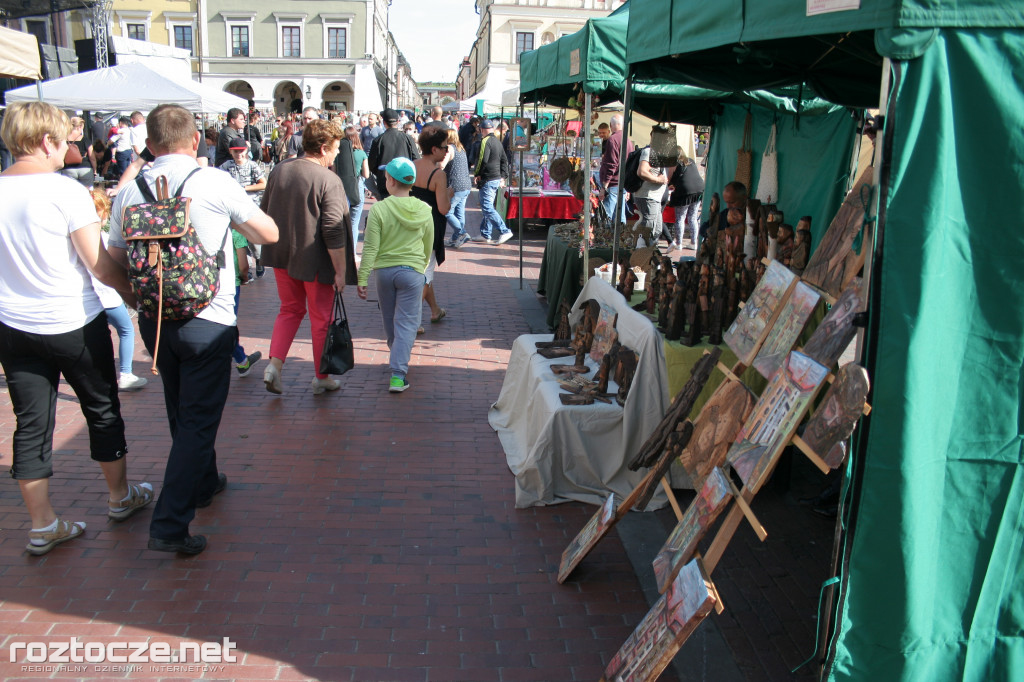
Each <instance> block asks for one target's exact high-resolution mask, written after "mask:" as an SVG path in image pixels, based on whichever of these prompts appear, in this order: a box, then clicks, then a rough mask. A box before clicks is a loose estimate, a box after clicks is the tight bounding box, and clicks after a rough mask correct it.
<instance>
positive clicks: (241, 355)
mask: <svg viewBox="0 0 1024 682" xmlns="http://www.w3.org/2000/svg"><path fill="white" fill-rule="evenodd" d="M241 297H242V287H240V286H239V285H237V284H236V285H235V320H236V323H235V324H237V320H238V301H239V300H240V299H241ZM247 357H249V356H248V355H246V354H245V349H244V348H242V343H241V341H240V340H237V339H236V340H235V350H234V351H232V353H231V358H232V359H233V360H234V361H235V364H236V365H240V364H242V363H243V362H245V359H246V358H247Z"/></svg>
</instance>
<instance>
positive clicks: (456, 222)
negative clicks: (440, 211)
mask: <svg viewBox="0 0 1024 682" xmlns="http://www.w3.org/2000/svg"><path fill="white" fill-rule="evenodd" d="M472 191H473V190H470V189H467V190H463V191H461V192H456V193H455V194H454V195H452V208H451V210H450V211H448V215H446V216H445V218H447V219H448V224H449V225H451V226H452V241H455V240H456V239H458V238H459V237H461V236H462V235H464V234H466V199H468V198H469V193H470V192H472Z"/></svg>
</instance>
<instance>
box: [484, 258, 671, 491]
mask: <svg viewBox="0 0 1024 682" xmlns="http://www.w3.org/2000/svg"><path fill="white" fill-rule="evenodd" d="M591 298H594V299H597V300H598V301H601V302H602V303H604V304H605V305H608V306H611V307H613V308H615V309H616V311H617V312H618V314H619V318H618V321H617V323H616V330H617V331H618V333H619V342H620V343H621V344H622V345H624V346H627V347H629V348H631V349H633V350H634V351H636V352H637V353H639V355H640V360H639V362H638V364H637V371H636V376H635V377H634V379H633V384H632V386H631V388H630V391H629V396H628V397H627V398H626V404H625V406H624V407H620V406H619V404H618V403H616V402H615V401H614V399H612V404H611V405H608V404H605V403H601V402H594V404H592V405H563V404H562V403H561V400H560V399H559V397H558V396H559V394H560V393H565V391H563V390H562V389H561V388H559V386H558V377H557V376H556V375H555V374H554V373H552V372H551V370H550V369H549V366H550V365H552V364H557V363H563V364H572V363H573V361H574V360H573V357H571V356H570V357H568V358H558V359H556V360H547V359H545V358H544V357H542V356H541V355H539V354H538V353H537V352H536V346H535V345H534V344H535V342H536V341H547V340H550V339H551V335H550V334H546V335H536V334H526V335H523V336H520V337H519V338H518V339H516V341H515V343H514V344H513V346H512V353H511V356H510V357H509V363H508V369H507V370H506V372H505V381H504V383H503V384H502V387H501V393H500V395H499V396H498V400H497V401H496V402H495V403H494V405H492V406H491V410H490V413H489V415H488V421H489V422H490V424H491V427H492V428H494V430H495V431H497V433H498V438H499V439H500V440H501V444H502V447H503V448H504V450H505V457H506V460H507V462H508V466H509V469H511V470H512V473H513V474H515V480H516V507H519V508H522V507H530V506H534V505H549V504H559V503H561V502H568V501H570V500H578V501H580V502H588V503H590V504H595V505H599V504H602V503H603V502H604V500H605V499H606V498H607V497H608V493H609V492H615V493H616V494H617V495H619V496H620V497H625V496H626V495H628V494H629V492H630V491H631V490H633V488H635V487H636V485H637V484H638V483H639V482H640V480H641V479H642V478H643V476H644V474H645V473H646V470H644V469H641V470H640V471H636V472H633V471H630V470H629V469H628V468H627V466H626V465H627V463H628V462H629V461H630V460H631V459H633V457H634V456H635V455H636V453H637V452H638V451H639V449H640V446H641V445H643V442H644V440H646V438H647V437H648V436H649V435H650V434H651V432H653V431H654V428H655V427H656V426H657V425H658V422H660V421H661V418H662V416H663V415H664V414H665V411H666V410H667V409H668V405H669V395H668V379H667V377H668V373H667V371H666V369H665V353H664V348H663V346H662V341H661V337H660V335H659V334H658V332H657V330H656V329H655V328H654V325H653V324H652V323H651V321H650V320H649V319H648V318H646V317H644V316H643V315H641V314H640V313H637V312H636V311H634V310H632V309H631V308H630V307H629V305H628V304H627V303H626V300H625V299H624V298H623V297H622V295H621V294H619V293H618V292H617V291H615V289H613V288H612V287H611V286H609V285H608V284H607V283H606V282H603V281H601V279H599V278H597V277H594V278H591V279H590V281H589V282H588V283H587V285H586V286H585V287H584V288H583V292H582V293H581V294H580V296H579V298H578V299H576V303H575V304H574V305H573V315H574V317H575V318H578V316H579V314H580V313H579V312H578V310H579V305H580V303H581V302H582V301H586V300H588V299H591ZM587 365H588V366H590V367H592V368H594V369H596V367H595V365H594V362H593V361H592V360H590V359H589V358H587ZM587 376H588V377H593V372H591V373H590V374H588V375H587ZM617 389H618V387H617V386H615V382H614V381H609V384H608V392H609V393H614V392H615V391H616V390H617ZM665 503H666V498H665V494H664V492H663V491H662V490H661V489H660V488H659V491H658V494H657V495H656V496H655V497H654V498H653V499H652V501H651V503H650V504H649V505H648V507H647V509H648V510H652V509H658V508H660V507H662V506H664V504H665Z"/></svg>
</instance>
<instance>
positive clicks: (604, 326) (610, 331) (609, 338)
mask: <svg viewBox="0 0 1024 682" xmlns="http://www.w3.org/2000/svg"><path fill="white" fill-rule="evenodd" d="M618 319H619V314H618V313H617V312H615V308H612V307H610V306H606V305H604V304H601V307H600V312H599V313H598V315H597V323H596V324H595V325H594V338H593V343H592V344H591V346H590V359H591V360H593V361H594V362H597V363H600V362H601V359H602V358H604V354H605V353H607V352H608V351H609V349H611V347H612V345H613V344H614V343H615V340H616V339H618V338H619V333H618V332H617V331H615V323H616V322H617V321H618Z"/></svg>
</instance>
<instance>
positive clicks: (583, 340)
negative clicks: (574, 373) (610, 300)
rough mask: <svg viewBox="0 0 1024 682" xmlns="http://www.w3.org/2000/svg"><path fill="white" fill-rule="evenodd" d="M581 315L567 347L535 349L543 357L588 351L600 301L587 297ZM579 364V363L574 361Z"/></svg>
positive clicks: (558, 356)
mask: <svg viewBox="0 0 1024 682" xmlns="http://www.w3.org/2000/svg"><path fill="white" fill-rule="evenodd" d="M581 305H582V310H583V317H581V318H580V321H579V322H578V323H577V324H576V333H575V336H573V339H572V342H571V343H570V345H569V347H568V348H540V349H538V350H537V352H538V353H540V354H541V355H542V356H544V357H545V358H548V359H549V360H550V359H553V358H565V357H568V356H570V355H577V354H578V353H579V351H580V350H582V351H583V352H584V353H589V352H590V347H591V345H593V343H594V326H595V325H596V324H597V316H598V315H599V314H600V312H601V303H600V302H598V301H597V300H595V299H588V300H586V301H584V302H583V303H582V304H581ZM576 364H579V363H576Z"/></svg>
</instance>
